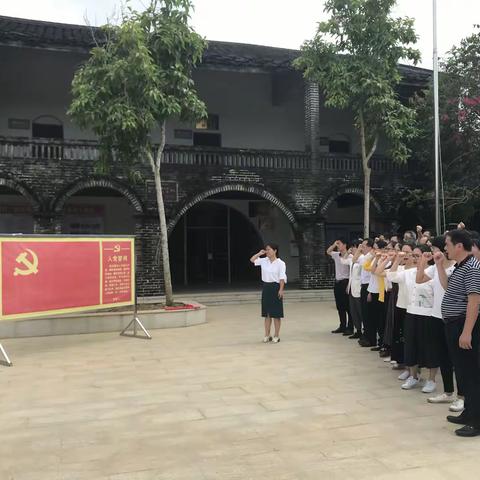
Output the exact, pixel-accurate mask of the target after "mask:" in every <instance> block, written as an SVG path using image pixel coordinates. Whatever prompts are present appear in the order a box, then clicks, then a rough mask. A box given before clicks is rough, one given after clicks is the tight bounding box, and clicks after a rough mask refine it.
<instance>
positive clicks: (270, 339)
mask: <svg viewBox="0 0 480 480" xmlns="http://www.w3.org/2000/svg"><path fill="white" fill-rule="evenodd" d="M271 341H272V337H263V343H268V342H271Z"/></svg>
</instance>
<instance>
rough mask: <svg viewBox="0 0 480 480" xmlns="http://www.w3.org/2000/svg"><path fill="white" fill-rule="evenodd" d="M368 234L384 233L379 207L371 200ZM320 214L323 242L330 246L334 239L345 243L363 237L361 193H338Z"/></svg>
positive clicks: (359, 191)
mask: <svg viewBox="0 0 480 480" xmlns="http://www.w3.org/2000/svg"><path fill="white" fill-rule="evenodd" d="M370 205H371V208H370V232H371V233H387V232H384V230H385V228H386V226H385V224H384V222H382V221H381V220H380V219H379V215H378V214H379V211H380V206H379V204H378V203H377V201H376V200H375V199H373V198H371V202H370ZM320 213H321V215H322V217H323V218H324V219H325V240H326V243H327V245H331V244H332V243H333V242H334V241H335V240H336V239H338V238H344V239H346V240H347V241H351V240H354V239H356V238H362V237H363V192H362V191H361V190H358V191H357V190H356V189H348V190H344V191H340V192H339V193H338V194H336V195H333V196H332V197H330V198H329V199H328V200H327V202H325V204H324V205H323V206H322V208H321V210H320Z"/></svg>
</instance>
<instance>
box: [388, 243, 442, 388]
mask: <svg viewBox="0 0 480 480" xmlns="http://www.w3.org/2000/svg"><path fill="white" fill-rule="evenodd" d="M428 251H430V248H429V247H427V246H426V245H417V246H416V247H415V249H414V250H413V257H414V258H415V260H416V263H418V261H419V259H420V258H421V257H422V255H423V253H424V252H428ZM403 256H405V254H404V253H403V252H399V253H398V255H397V259H396V260H395V262H394V263H393V265H392V268H391V272H392V273H396V275H395V276H391V280H392V281H395V282H397V283H399V284H400V285H402V284H404V285H405V288H406V292H407V295H408V302H407V314H406V316H405V329H404V339H405V364H406V366H407V367H408V378H407V379H406V381H405V383H404V384H403V385H402V388H403V389H404V390H410V389H412V388H415V387H416V386H417V385H418V382H419V380H418V368H419V366H420V367H422V366H426V367H428V365H425V363H426V359H425V351H424V348H423V345H424V341H423V332H424V322H425V321H428V320H429V318H430V317H431V315H432V309H433V281H430V282H427V283H423V284H417V283H416V276H417V269H416V268H411V269H409V270H404V271H403V272H402V271H398V266H399V263H400V262H399V261H398V257H403ZM431 376H432V373H431V374H430V378H431ZM426 386H427V385H426ZM426 386H425V387H426ZM428 386H429V388H428V389H425V387H424V393H431V392H432V391H433V390H434V389H435V388H434V386H433V390H432V389H431V384H428ZM427 390H428V391H427Z"/></svg>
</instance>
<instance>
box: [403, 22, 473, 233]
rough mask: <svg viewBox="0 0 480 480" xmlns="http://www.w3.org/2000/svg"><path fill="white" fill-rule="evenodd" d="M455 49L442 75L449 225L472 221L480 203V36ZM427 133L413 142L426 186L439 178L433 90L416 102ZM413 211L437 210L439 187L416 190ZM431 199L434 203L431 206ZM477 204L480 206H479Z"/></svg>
mask: <svg viewBox="0 0 480 480" xmlns="http://www.w3.org/2000/svg"><path fill="white" fill-rule="evenodd" d="M478 28H479V27H478V26H477V31H476V32H475V33H473V34H472V35H470V36H468V37H466V38H465V39H463V40H462V41H461V42H460V44H459V45H458V46H454V47H453V48H452V50H450V52H448V54H447V55H446V57H445V58H444V60H443V61H442V62H441V70H442V71H441V73H440V76H439V107H440V142H441V144H440V145H441V161H442V171H443V186H444V197H443V199H444V206H445V213H446V223H447V224H448V223H449V222H458V220H460V219H464V220H467V219H468V217H472V216H473V215H474V213H475V210H476V209H478V201H479V200H480V186H479V184H478V178H479V176H480V163H479V162H478V159H479V158H480V32H479V31H478ZM415 105H416V108H417V113H418V123H419V127H420V131H421V134H420V135H419V136H418V138H417V139H415V141H414V142H413V145H412V149H413V150H414V151H415V157H416V159H417V162H416V167H417V168H416V169H415V170H414V177H415V179H416V180H417V181H420V183H421V184H423V185H429V184H431V183H432V181H431V179H432V178H433V174H434V162H433V158H434V141H433V128H434V127H433V126H434V111H433V86H432V87H431V88H430V89H429V90H426V91H425V92H424V94H423V95H422V96H419V97H418V98H417V99H416V102H415ZM406 198H407V202H408V204H409V205H410V206H411V207H413V208H419V206H421V205H422V204H423V205H425V204H427V205H428V207H429V209H430V210H431V207H432V206H433V200H434V199H433V186H432V187H429V186H427V187H424V186H421V185H420V186H419V187H418V188H416V189H411V190H410V191H409V192H408V195H407V197H406ZM425 200H428V203H426V202H425ZM475 203H477V205H476V204H475Z"/></svg>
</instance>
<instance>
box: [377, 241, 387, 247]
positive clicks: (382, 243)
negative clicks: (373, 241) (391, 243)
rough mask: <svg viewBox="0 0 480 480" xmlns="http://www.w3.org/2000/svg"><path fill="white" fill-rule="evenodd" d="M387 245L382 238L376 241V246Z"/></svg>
mask: <svg viewBox="0 0 480 480" xmlns="http://www.w3.org/2000/svg"><path fill="white" fill-rule="evenodd" d="M387 245H388V243H387V242H385V241H384V240H379V241H378V242H377V247H378V248H385V247H386V246H387Z"/></svg>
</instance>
